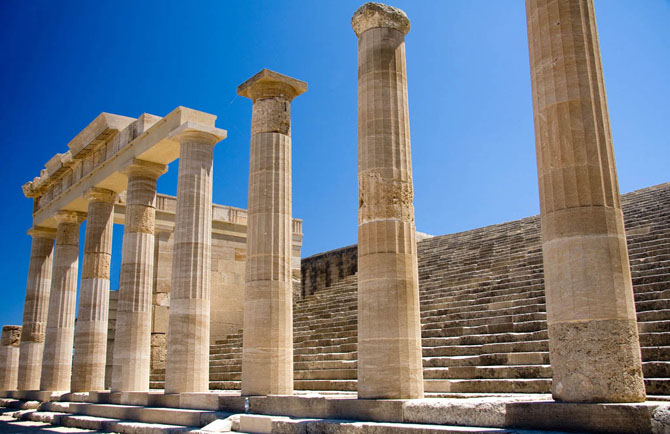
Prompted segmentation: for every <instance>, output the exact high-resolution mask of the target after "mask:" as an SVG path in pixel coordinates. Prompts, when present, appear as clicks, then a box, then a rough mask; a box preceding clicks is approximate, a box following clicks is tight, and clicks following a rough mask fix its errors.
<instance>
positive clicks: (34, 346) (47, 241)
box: [18, 228, 56, 390]
mask: <svg viewBox="0 0 670 434" xmlns="http://www.w3.org/2000/svg"><path fill="white" fill-rule="evenodd" d="M28 234H30V235H31V236H32V238H33V241H32V247H31V249H30V266H29V268H28V284H27V285H26V301H25V305H24V307H23V328H22V333H21V346H20V351H19V352H20V355H19V380H18V382H19V385H18V388H19V390H39V388H40V377H41V375H42V353H43V351H44V339H45V335H46V328H47V313H48V311H49V292H50V290H51V271H52V265H53V250H54V238H56V231H55V230H53V229H50V228H33V229H31V230H30V231H28Z"/></svg>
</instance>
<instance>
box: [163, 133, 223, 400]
mask: <svg viewBox="0 0 670 434" xmlns="http://www.w3.org/2000/svg"><path fill="white" fill-rule="evenodd" d="M178 139H179V141H180V147H181V150H180V155H179V176H178V181H177V213H176V217H175V231H174V246H173V250H174V254H173V267H172V288H171V290H170V311H169V314H170V320H169V326H168V343H167V359H166V369H165V392H166V393H182V392H206V391H208V390H209V322H210V319H209V317H210V310H209V309H210V293H211V275H210V257H211V244H212V162H213V153H214V145H215V144H216V143H217V142H218V141H219V139H218V138H217V137H216V136H210V135H206V134H201V133H194V132H187V133H184V134H182V135H180V136H179V137H178Z"/></svg>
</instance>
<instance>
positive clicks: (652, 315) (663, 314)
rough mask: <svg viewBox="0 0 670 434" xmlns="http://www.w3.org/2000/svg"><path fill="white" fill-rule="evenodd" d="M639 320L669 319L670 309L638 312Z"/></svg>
mask: <svg viewBox="0 0 670 434" xmlns="http://www.w3.org/2000/svg"><path fill="white" fill-rule="evenodd" d="M637 320H638V321H640V322H647V321H668V320H670V309H662V310H650V311H647V312H638V314H637Z"/></svg>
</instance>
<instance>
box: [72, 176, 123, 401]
mask: <svg viewBox="0 0 670 434" xmlns="http://www.w3.org/2000/svg"><path fill="white" fill-rule="evenodd" d="M116 196H117V194H116V192H114V191H110V190H105V189H101V188H93V189H91V190H90V191H88V192H87V193H86V199H87V200H88V216H87V219H86V239H85V241H84V261H83V266H82V272H81V291H80V294H79V312H78V315H77V324H76V328H75V336H74V361H73V372H75V373H76V375H74V376H73V377H72V387H71V390H72V392H88V391H91V390H104V389H105V362H106V359H107V318H108V314H109V267H110V261H111V257H112V231H113V229H114V201H115V200H116Z"/></svg>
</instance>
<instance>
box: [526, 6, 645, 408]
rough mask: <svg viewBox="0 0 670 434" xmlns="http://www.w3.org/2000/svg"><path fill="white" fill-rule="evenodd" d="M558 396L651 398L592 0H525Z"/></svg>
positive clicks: (568, 398)
mask: <svg viewBox="0 0 670 434" xmlns="http://www.w3.org/2000/svg"><path fill="white" fill-rule="evenodd" d="M526 12H527V20H528V42H529V48H530V68H531V82H532V88H533V108H534V117H535V139H536V149H537V166H538V177H539V186H540V209H541V218H542V241H543V244H542V249H543V254H544V278H545V288H546V296H547V320H548V326H549V351H550V359H551V366H552V370H553V389H552V393H553V396H554V399H556V400H560V401H572V402H595V401H597V402H637V401H644V400H645V389H644V381H643V377H642V366H641V361H640V346H639V342H638V332H637V324H636V315H635V303H634V299H633V291H632V285H631V276H630V268H629V264H628V251H627V248H626V234H625V232H624V224H623V214H622V212H621V203H620V200H619V199H620V198H619V187H618V181H617V174H616V167H615V162H614V151H613V147H612V136H611V133H610V125H609V115H608V113H607V100H606V97H605V85H604V82H603V72H602V64H601V61H600V48H599V46H598V35H597V31H596V21H595V17H594V13H593V2H592V0H564V1H556V0H553V1H552V0H527V1H526Z"/></svg>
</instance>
